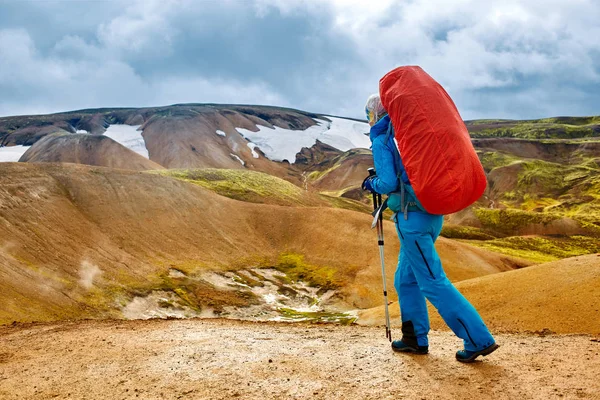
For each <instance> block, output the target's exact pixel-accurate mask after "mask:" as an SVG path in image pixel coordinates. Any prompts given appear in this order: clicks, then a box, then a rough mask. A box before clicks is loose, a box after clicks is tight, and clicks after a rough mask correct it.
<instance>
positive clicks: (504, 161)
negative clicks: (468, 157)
mask: <svg viewBox="0 0 600 400" xmlns="http://www.w3.org/2000/svg"><path fill="white" fill-rule="evenodd" d="M477 153H478V155H479V160H480V161H481V164H482V165H483V169H484V170H485V172H490V171H491V170H493V169H494V168H499V167H505V166H507V165H510V164H513V163H515V162H519V161H521V159H519V158H517V157H515V156H513V155H510V154H506V153H502V152H499V151H486V152H483V151H478V152H477Z"/></svg>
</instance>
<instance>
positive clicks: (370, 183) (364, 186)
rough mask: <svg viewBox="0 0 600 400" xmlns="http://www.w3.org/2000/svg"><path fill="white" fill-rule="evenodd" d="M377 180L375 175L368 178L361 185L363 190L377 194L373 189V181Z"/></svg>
mask: <svg viewBox="0 0 600 400" xmlns="http://www.w3.org/2000/svg"><path fill="white" fill-rule="evenodd" d="M375 178H376V176H375V175H369V176H367V177H366V178H365V180H364V181H363V183H362V185H361V188H362V190H368V191H369V192H375V190H374V189H373V179H375Z"/></svg>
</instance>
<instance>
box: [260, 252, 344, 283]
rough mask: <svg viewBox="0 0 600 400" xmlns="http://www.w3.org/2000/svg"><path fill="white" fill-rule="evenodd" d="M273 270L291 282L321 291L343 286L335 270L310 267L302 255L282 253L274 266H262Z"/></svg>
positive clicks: (323, 267)
mask: <svg viewBox="0 0 600 400" xmlns="http://www.w3.org/2000/svg"><path fill="white" fill-rule="evenodd" d="M263 267H265V268H275V269H276V270H278V271H281V272H283V273H285V274H286V275H287V277H288V278H289V279H291V280H292V281H304V282H306V283H307V284H308V285H310V286H313V287H320V288H321V289H323V290H329V289H337V288H339V287H342V286H343V283H344V282H343V280H342V278H341V276H340V275H339V273H338V271H337V270H336V269H335V268H332V267H327V266H318V265H311V264H309V263H307V262H306V261H305V260H304V256H303V255H302V254H296V253H282V254H280V255H279V257H278V259H277V262H276V263H275V265H268V264H267V265H263Z"/></svg>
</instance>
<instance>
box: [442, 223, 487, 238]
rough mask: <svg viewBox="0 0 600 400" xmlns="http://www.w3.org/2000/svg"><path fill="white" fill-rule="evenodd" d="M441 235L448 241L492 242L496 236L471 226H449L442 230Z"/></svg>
mask: <svg viewBox="0 0 600 400" xmlns="http://www.w3.org/2000/svg"><path fill="white" fill-rule="evenodd" d="M441 235H442V236H443V237H445V238H448V239H467V240H492V239H496V236H494V235H492V234H490V233H487V232H485V231H484V230H483V229H479V228H474V227H472V226H460V225H451V226H448V225H446V226H444V227H443V228H442V233H441Z"/></svg>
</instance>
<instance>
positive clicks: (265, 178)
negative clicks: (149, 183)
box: [151, 168, 312, 205]
mask: <svg viewBox="0 0 600 400" xmlns="http://www.w3.org/2000/svg"><path fill="white" fill-rule="evenodd" d="M151 173H155V174H160V175H166V176H171V177H174V178H177V179H180V180H183V181H186V182H191V183H194V184H196V185H199V186H202V187H204V188H206V189H209V190H212V191H214V192H216V193H218V194H220V195H222V196H226V197H229V198H232V199H236V200H241V201H247V202H251V203H265V202H270V203H276V204H280V205H312V202H311V201H310V200H309V199H308V198H307V197H306V196H305V191H304V190H302V189H301V188H299V187H298V186H296V185H294V184H292V183H290V182H288V181H285V180H283V179H281V178H277V177H275V176H272V175H269V174H265V173H262V172H256V171H249V170H242V169H215V168H207V169H175V170H164V171H151Z"/></svg>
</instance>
